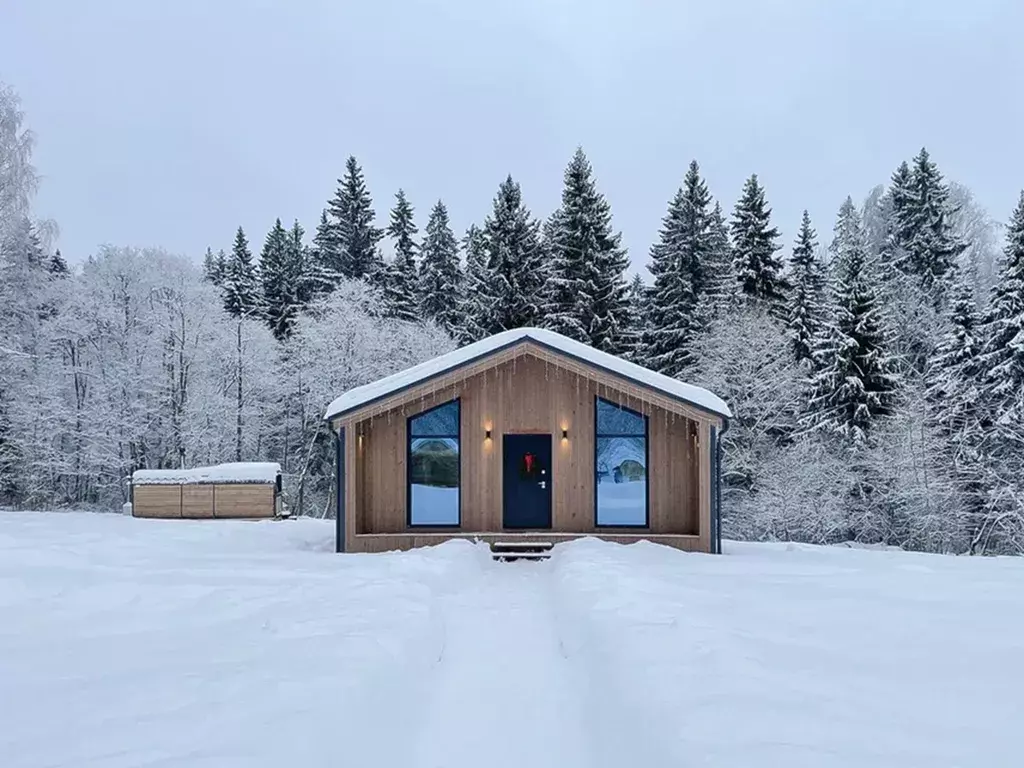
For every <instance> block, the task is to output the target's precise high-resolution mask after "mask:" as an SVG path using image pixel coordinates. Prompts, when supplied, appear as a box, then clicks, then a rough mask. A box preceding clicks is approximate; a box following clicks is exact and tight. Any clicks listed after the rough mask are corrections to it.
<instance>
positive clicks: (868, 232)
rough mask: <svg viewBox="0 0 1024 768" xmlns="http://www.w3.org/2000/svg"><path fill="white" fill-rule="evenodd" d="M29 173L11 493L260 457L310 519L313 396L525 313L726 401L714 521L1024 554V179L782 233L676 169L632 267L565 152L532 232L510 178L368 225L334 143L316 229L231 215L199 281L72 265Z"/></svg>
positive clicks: (876, 194) (9, 319)
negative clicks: (46, 221)
mask: <svg viewBox="0 0 1024 768" xmlns="http://www.w3.org/2000/svg"><path fill="white" fill-rule="evenodd" d="M7 100H8V102H9V103H10V104H14V106H13V107H10V106H8V107H7V112H10V113H11V114H14V115H16V119H15V118H8V119H7V120H6V121H5V122H3V123H0V125H5V126H6V128H5V130H6V132H7V135H8V136H14V137H15V139H10V138H7V139H5V140H4V142H5V143H4V146H5V147H6V146H13V145H15V144H17V143H18V142H17V137H19V136H23V135H24V132H23V131H20V114H17V109H16V102H14V101H13V100H12V98H11V94H9V93H8V99H7ZM4 114H6V113H4ZM11 125H13V126H14V128H13V132H12V129H11ZM3 151H7V150H3ZM12 156H13V153H12ZM18 157H19V158H20V160H19V162H20V163H21V166H23V168H22V170H21V171H19V172H18V178H19V179H22V180H24V179H29V180H30V181H32V180H34V177H33V175H32V173H31V172H30V165H29V163H28V157H27V155H26V153H25V152H24V151H22V152H21V153H20V154H19V155H18ZM0 167H5V168H11V167H19V166H18V164H17V163H8V164H6V165H4V166H0ZM24 168H28V169H29V171H25V170H24ZM13 177H14V176H13V175H11V178H13ZM19 183H21V182H19ZM12 184H13V182H11V183H10V184H9V185H8V186H11V185H12ZM22 186H25V185H24V184H22ZM31 186H32V184H29V185H28V186H27V187H26V190H27V191H26V192H25V193H24V194H23V195H22V198H21V200H20V201H19V202H18V204H17V205H10V204H8V205H7V208H6V209H5V213H4V218H3V221H4V222H5V223H4V225H3V226H4V230H3V232H4V235H3V239H2V242H3V245H2V248H3V253H2V259H0V263H2V264H3V270H4V272H3V284H2V286H0V288H2V289H3V290H4V293H5V295H4V296H3V297H0V298H2V300H3V305H2V307H3V308H2V309H0V318H2V323H3V326H2V327H3V332H4V339H5V341H4V343H3V344H0V347H2V348H3V349H2V351H0V355H3V358H2V360H3V362H4V364H5V365H4V374H3V376H2V378H0V503H7V504H18V505H28V506H48V505H58V506H73V505H97V506H101V507H103V506H114V505H116V504H117V503H119V502H120V501H121V500H122V499H123V497H124V493H125V489H124V487H123V478H124V477H125V476H127V475H128V474H130V472H131V471H132V470H133V469H135V468H139V467H161V466H178V465H181V464H185V465H189V464H196V463H206V462H213V461H223V460H232V459H269V460H277V461H280V462H282V464H283V465H284V466H285V467H286V470H287V471H288V472H289V477H290V482H291V483H292V494H291V495H292V499H293V503H298V495H299V489H300V488H301V491H302V495H303V501H302V506H303V508H304V509H305V511H307V512H314V511H315V512H316V513H320V512H322V511H323V510H328V511H329V510H330V508H331V506H330V503H329V498H328V495H329V493H330V486H331V483H330V475H331V471H332V464H331V456H330V445H329V441H328V436H327V435H326V433H325V431H324V429H323V426H322V424H321V422H320V417H321V415H322V411H323V407H324V405H325V403H327V402H328V401H329V400H330V399H331V397H333V396H334V395H335V394H337V393H339V392H341V391H343V390H345V389H347V388H349V387H351V386H356V385H358V384H361V383H365V382H367V381H370V380H372V379H374V378H377V377H379V376H382V375H385V374H387V373H389V372H392V371H394V370H398V369H400V368H403V367H405V366H407V365H409V364H412V363H414V362H417V361H419V360H422V359H425V358H428V357H431V356H433V355H435V354H438V353H440V352H443V351H446V350H448V349H451V348H453V347H454V346H456V345H460V344H466V343H469V342H472V341H475V340H477V339H480V338H483V337H485V336H487V335H489V334H491V333H495V332H498V331H501V330H505V329H509V328H514V327H520V326H525V325H536V326H541V327H546V328H549V329H551V330H554V331H557V332H559V333H563V334H565V335H567V336H570V337H572V338H575V339H578V340H580V341H583V342H585V343H588V344H591V345H593V346H595V347H598V348H600V349H603V350H605V351H608V352H611V353H613V354H618V355H623V356H626V357H628V358H630V359H633V360H635V361H636V362H638V363H640V364H642V365H645V366H648V367H650V368H652V369H654V370H658V371H660V372H663V373H665V374H667V375H670V376H676V377H680V378H684V379H687V380H690V381H693V382H695V383H699V384H703V385H706V386H708V387H709V388H711V389H713V390H714V391H715V392H717V393H719V394H720V395H722V396H723V397H724V398H725V399H726V400H727V401H728V402H729V403H730V406H731V407H732V408H733V410H734V413H735V418H734V419H733V421H732V424H731V427H730V429H729V431H728V432H727V433H726V435H725V441H724V442H725V447H726V483H725V486H726V487H725V495H724V496H725V498H724V522H725V528H726V535H727V536H733V537H739V538H753V539H765V538H768V539H786V540H789V539H792V540H801V541H811V542H822V543H826V542H841V541H848V540H852V541H859V542H865V543H880V544H888V545H895V546H902V547H908V548H914V549H923V550H930V551H947V552H978V553H980V552H1021V551H1024V480H1022V478H1024V466H1022V465H1024V400H1022V398H1024V394H1022V393H1024V343H1022V339H1024V194H1022V198H1021V200H1020V201H1019V202H1018V204H1017V207H1016V209H1015V210H1014V212H1013V214H1012V217H1011V219H1010V220H1009V222H1008V224H1007V226H1006V227H1005V232H1000V229H999V227H998V226H997V225H996V224H995V223H994V222H993V221H992V220H991V219H990V218H989V217H988V215H987V214H986V213H985V211H984V210H982V209H981V208H980V207H979V206H978V205H977V204H976V203H975V202H974V200H973V198H972V197H971V195H970V193H969V191H968V190H966V189H965V188H963V187H960V186H958V185H955V184H949V183H947V182H946V181H945V179H944V178H943V176H942V174H941V173H940V171H939V169H938V167H937V166H936V164H935V163H934V161H933V160H932V159H931V158H930V156H929V155H928V153H927V152H926V151H925V150H921V152H920V153H918V154H917V156H916V157H914V158H913V159H912V160H909V161H908V162H905V163H902V164H900V166H899V167H898V168H897V169H896V171H895V172H894V173H893V175H892V177H891V179H890V182H889V183H888V184H887V185H880V186H879V187H878V188H876V189H874V190H872V191H871V192H870V193H869V194H868V195H867V196H866V197H865V198H864V199H863V200H862V201H861V202H860V203H856V202H855V201H854V200H853V198H852V197H851V198H848V199H847V200H846V201H844V202H843V203H842V205H841V206H840V207H839V211H838V214H837V218H836V221H835V223H834V227H833V231H832V235H831V237H830V238H827V242H826V243H821V242H819V237H818V235H817V233H816V231H815V228H814V225H813V222H812V221H811V220H810V218H809V216H808V215H807V214H806V213H805V214H804V216H803V220H802V221H801V222H800V228H799V232H798V236H797V238H796V240H795V242H794V243H793V245H792V246H791V247H790V248H786V247H784V246H783V244H782V243H781V242H780V237H779V233H778V230H777V228H776V227H775V225H774V223H773V221H772V212H771V208H770V206H769V203H768V201H767V195H766V191H765V189H764V187H763V186H762V185H761V183H760V180H759V179H758V178H757V176H751V177H750V178H749V179H748V180H747V182H746V184H745V185H744V187H743V189H742V191H741V192H740V195H739V198H738V200H737V201H736V202H735V204H734V205H732V206H731V207H730V208H726V207H723V205H722V204H721V203H720V202H719V201H716V200H715V198H714V197H713V196H712V194H711V192H710V190H709V189H708V186H707V184H706V182H705V180H704V179H703V178H702V176H701V172H700V168H699V166H698V164H697V163H696V162H694V163H691V165H690V167H689V169H688V170H687V171H686V173H685V175H684V177H683V180H682V184H681V186H680V188H679V190H678V191H677V192H676V193H675V194H674V195H673V196H672V198H671V199H670V200H669V201H668V205H667V210H666V212H665V215H664V218H663V222H662V226H661V229H660V231H659V233H658V238H657V241H656V242H655V244H654V245H653V246H652V247H651V249H650V254H649V257H650V258H649V263H648V266H647V271H648V272H649V278H648V279H644V278H642V277H641V276H640V275H635V276H634V277H633V279H632V280H630V279H628V277H627V270H628V267H629V257H628V255H627V253H626V250H625V248H624V247H623V246H622V243H621V238H620V236H619V234H618V233H617V232H616V231H615V229H614V226H613V223H612V214H611V208H610V205H609V203H608V201H607V199H606V198H605V197H604V195H603V194H602V193H601V191H600V190H599V189H598V186H597V183H596V180H595V177H594V173H593V170H592V168H591V165H590V163H589V162H588V160H587V158H586V156H585V155H584V153H583V151H582V150H578V151H577V152H576V153H575V155H574V156H573V158H572V159H571V160H570V162H569V164H568V166H567V167H566V169H565V172H564V177H563V190H562V198H561V204H560V205H559V207H558V209H557V210H556V211H554V212H553V213H551V214H550V215H549V216H547V217H546V218H545V219H544V220H543V221H542V220H541V219H540V218H538V217H535V216H534V215H533V213H531V211H530V210H529V208H528V207H527V205H526V203H525V201H524V199H523V193H522V190H521V189H520V187H519V185H518V184H517V183H516V182H515V181H514V180H513V179H512V178H511V177H509V178H506V179H505V180H504V181H503V182H501V184H500V185H499V186H498V189H497V192H496V194H495V197H494V199H493V200H492V203H491V207H490V213H489V214H488V215H487V216H486V218H485V219H484V220H483V221H482V222H479V223H478V224H474V225H472V226H470V227H468V229H467V230H466V231H465V232H463V233H460V234H461V236H459V235H457V234H456V232H455V230H454V229H453V226H452V224H451V221H450V219H449V216H448V212H447V209H446V207H445V205H444V204H443V202H441V201H437V202H435V203H434V204H433V205H432V206H431V207H430V211H429V214H428V217H427V222H426V225H425V227H424V228H423V230H422V232H421V231H420V229H419V228H418V226H417V221H416V219H417V216H416V210H415V208H414V206H413V205H412V203H411V202H410V201H409V200H408V199H407V198H406V196H405V194H404V193H403V192H402V191H401V190H399V191H398V192H397V193H396V194H395V197H394V202H393V205H392V206H391V209H390V214H389V216H388V217H387V221H386V222H381V221H380V220H379V219H378V217H377V215H376V213H375V210H374V204H373V200H372V197H371V195H370V192H369V190H368V187H367V184H366V181H365V179H364V177H363V173H362V170H361V169H360V167H359V165H358V163H357V161H356V160H355V158H349V160H348V162H347V164H346V167H345V170H344V174H343V176H342V178H341V179H340V180H339V182H338V187H337V190H336V192H335V193H334V195H333V196H332V197H331V198H330V199H329V200H328V201H327V204H326V206H325V207H324V210H323V211H322V212H321V215H320V217H319V221H318V223H317V224H316V226H315V229H314V232H313V235H312V237H307V235H306V232H305V231H304V229H303V227H302V226H301V225H300V224H299V223H298V222H293V223H292V225H291V226H290V227H286V226H285V225H284V224H283V223H282V222H281V221H276V222H274V224H273V226H272V227H271V228H270V231H269V232H268V234H267V235H266V236H265V237H264V238H263V242H262V246H261V247H260V248H259V254H258V256H257V255H255V254H254V251H255V248H254V247H253V246H251V245H250V240H249V238H248V237H247V235H246V233H245V232H243V231H242V229H241V228H239V229H237V231H236V232H235V235H234V239H233V242H232V243H231V245H230V247H227V248H225V249H223V250H222V249H217V250H216V251H214V250H213V249H210V250H208V251H207V253H206V255H205V258H204V261H203V266H202V269H201V270H200V269H198V268H196V267H194V266H193V265H192V264H191V262H189V261H188V260H187V259H183V258H180V257H173V256H169V255H167V254H164V253H162V252H160V251H138V250H134V249H125V248H107V249H101V250H100V252H99V253H97V254H96V255H95V256H92V257H90V258H89V259H88V260H87V261H86V263H85V264H84V266H83V267H82V269H80V270H73V271H71V270H68V269H67V267H66V265H65V264H64V263H63V261H62V260H61V259H60V258H59V254H57V253H54V254H53V255H52V256H50V255H48V254H49V253H50V251H49V249H48V248H47V247H46V244H45V242H43V241H42V240H41V239H40V238H39V237H38V236H37V234H36V229H37V228H36V227H34V226H33V224H32V222H31V218H30V216H29V214H30V210H29V206H28V203H29V201H30V198H31ZM726 210H729V212H728V213H727V212H726ZM229 231H230V230H229ZM1000 241H1002V244H1003V245H1004V247H1003V249H1002V252H1000V249H999V245H1000ZM386 243H387V244H389V246H390V247H389V249H388V250H390V251H391V252H392V254H393V255H391V256H390V257H388V258H385V257H384V255H383V252H384V248H383V246H384V245H385V244H386Z"/></svg>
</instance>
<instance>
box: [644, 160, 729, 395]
mask: <svg viewBox="0 0 1024 768" xmlns="http://www.w3.org/2000/svg"><path fill="white" fill-rule="evenodd" d="M710 204H711V196H710V195H709V194H708V189H707V185H706V184H705V183H704V180H703V179H701V177H700V168H699V167H698V165H697V163H696V161H694V162H691V163H690V167H689V170H688V171H687V173H686V177H685V178H684V179H683V186H682V187H681V188H680V189H679V191H677V192H676V195H675V197H674V198H673V199H672V202H671V203H669V208H668V213H667V214H666V215H665V218H664V219H663V222H662V228H661V231H660V233H659V240H658V242H657V243H656V244H655V245H654V246H653V247H652V248H651V263H650V266H649V267H648V269H649V270H650V272H651V274H652V276H653V277H654V286H653V288H652V289H651V291H650V318H649V322H648V325H647V340H646V342H645V345H644V347H645V349H644V359H645V361H646V364H647V365H648V366H649V367H650V368H652V369H653V370H655V371H659V372H660V373H664V374H665V375H667V376H680V375H681V374H683V372H684V371H685V370H686V369H687V367H688V366H690V365H691V364H692V363H693V362H694V344H695V341H696V339H697V337H698V336H699V335H700V333H701V332H702V331H703V330H704V327H705V325H706V323H707V319H708V318H707V312H706V310H707V307H708V303H707V302H708V299H707V296H706V293H705V291H706V287H707V284H706V276H705V265H706V263H707V261H708V260H709V259H710V258H711V255H712V248H713V246H714V238H713V233H712V228H711V224H712V219H711V214H710V212H709V206H710Z"/></svg>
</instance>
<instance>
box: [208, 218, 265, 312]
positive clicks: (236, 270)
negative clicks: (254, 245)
mask: <svg viewBox="0 0 1024 768" xmlns="http://www.w3.org/2000/svg"><path fill="white" fill-rule="evenodd" d="M278 223H280V222H278ZM217 271H219V269H218V270H217ZM220 286H221V294H222V296H223V298H224V309H225V311H227V312H228V313H229V314H230V315H231V316H232V317H239V316H241V315H252V314H254V313H255V312H257V311H258V309H259V305H260V296H259V286H258V280H257V278H256V268H255V266H254V265H253V261H252V252H251V251H250V250H249V242H248V240H246V237H245V232H244V231H243V230H242V228H241V227H239V228H238V231H237V232H236V233H235V243H234V245H233V246H232V248H231V258H230V259H228V260H227V263H226V264H225V265H224V269H223V272H221V275H220Z"/></svg>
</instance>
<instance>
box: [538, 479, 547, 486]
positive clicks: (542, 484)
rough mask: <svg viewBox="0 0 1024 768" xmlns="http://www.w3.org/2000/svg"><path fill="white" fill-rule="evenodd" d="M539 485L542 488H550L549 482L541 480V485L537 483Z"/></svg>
mask: <svg viewBox="0 0 1024 768" xmlns="http://www.w3.org/2000/svg"><path fill="white" fill-rule="evenodd" d="M537 485H539V486H540V487H541V488H547V487H548V483H547V480H541V481H540V482H539V483H537Z"/></svg>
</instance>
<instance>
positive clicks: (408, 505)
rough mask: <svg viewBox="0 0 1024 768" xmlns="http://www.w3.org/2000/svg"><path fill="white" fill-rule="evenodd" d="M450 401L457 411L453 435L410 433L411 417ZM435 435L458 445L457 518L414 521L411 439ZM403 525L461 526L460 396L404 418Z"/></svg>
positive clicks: (446, 405)
mask: <svg viewBox="0 0 1024 768" xmlns="http://www.w3.org/2000/svg"><path fill="white" fill-rule="evenodd" d="M452 403H454V404H455V407H456V409H457V411H458V429H457V433H456V434H454V435H417V436H414V435H413V434H412V422H413V419H418V418H420V417H421V416H425V415H426V414H428V413H433V412H434V411H437V410H439V409H441V408H446V407H448V406H450V405H451V404H452ZM430 437H437V438H440V439H442V440H456V441H457V442H458V447H459V463H458V479H459V485H458V489H459V506H458V520H457V521H456V522H455V523H454V524H452V523H414V522H413V521H412V441H413V440H422V439H424V438H430ZM405 527H406V528H438V529H449V530H452V529H455V528H461V527H462V402H461V398H458V397H456V398H455V399H454V400H445V401H444V402H443V403H438V404H437V405H435V406H433V407H431V408H427V410H425V411H420V412H419V413H414V414H413V415H412V416H409V417H407V418H406V420H405Z"/></svg>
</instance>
